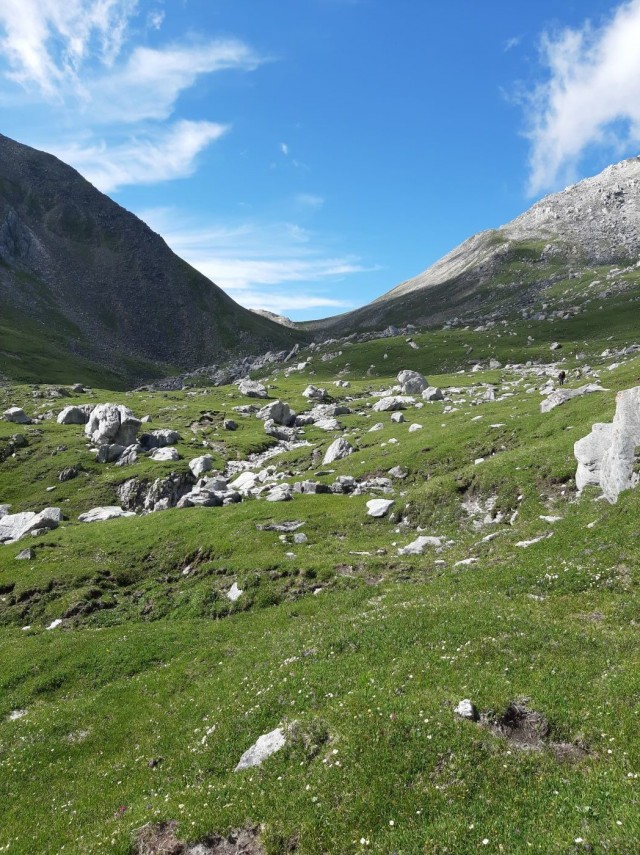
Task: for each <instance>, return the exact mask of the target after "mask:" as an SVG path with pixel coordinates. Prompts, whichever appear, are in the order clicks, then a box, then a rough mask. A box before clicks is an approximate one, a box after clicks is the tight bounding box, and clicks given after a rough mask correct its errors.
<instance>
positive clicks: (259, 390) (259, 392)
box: [238, 378, 267, 398]
mask: <svg viewBox="0 0 640 855" xmlns="http://www.w3.org/2000/svg"><path fill="white" fill-rule="evenodd" d="M238 392H240V394H241V395H246V397H247V398H266V397H267V390H266V388H265V387H264V386H263V385H262V383H258V381H257V380H248V379H247V378H245V379H244V380H240V382H239V383H238Z"/></svg>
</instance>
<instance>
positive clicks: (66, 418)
mask: <svg viewBox="0 0 640 855" xmlns="http://www.w3.org/2000/svg"><path fill="white" fill-rule="evenodd" d="M57 421H58V424H59V425H86V423H87V422H88V421H89V411H88V408H87V407H65V408H64V410H62V411H61V412H60V413H59V414H58V419H57Z"/></svg>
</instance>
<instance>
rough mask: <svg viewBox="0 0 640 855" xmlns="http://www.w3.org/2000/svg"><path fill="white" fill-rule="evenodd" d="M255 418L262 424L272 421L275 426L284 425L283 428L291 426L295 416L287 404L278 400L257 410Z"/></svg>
mask: <svg viewBox="0 0 640 855" xmlns="http://www.w3.org/2000/svg"><path fill="white" fill-rule="evenodd" d="M256 416H257V418H259V419H261V420H262V421H263V422H266V421H274V422H275V423H276V424H277V425H284V426H285V427H287V426H289V425H292V424H293V422H294V421H295V418H296V414H295V413H294V412H293V410H292V409H291V407H290V406H289V404H285V403H284V401H280V400H277V401H272V402H271V403H270V404H267V405H266V406H264V407H262V409H261V410H258V412H257V413H256Z"/></svg>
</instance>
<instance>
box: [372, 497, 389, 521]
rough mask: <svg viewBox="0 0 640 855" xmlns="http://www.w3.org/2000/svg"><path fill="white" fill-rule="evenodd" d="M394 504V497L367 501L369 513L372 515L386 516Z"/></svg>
mask: <svg viewBox="0 0 640 855" xmlns="http://www.w3.org/2000/svg"><path fill="white" fill-rule="evenodd" d="M392 505H393V499H371V500H370V501H368V502H367V515H368V516H370V517H386V515H387V514H388V513H389V511H390V509H391V506H392Z"/></svg>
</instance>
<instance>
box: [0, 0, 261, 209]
mask: <svg viewBox="0 0 640 855" xmlns="http://www.w3.org/2000/svg"><path fill="white" fill-rule="evenodd" d="M136 14H137V0H0V74H1V73H3V72H4V75H5V77H7V78H8V79H9V80H10V81H12V82H13V83H14V84H16V86H15V87H14V88H15V90H16V91H19V92H21V93H23V105H22V106H23V110H24V112H25V113H26V100H27V99H29V109H37V105H38V102H40V105H44V108H45V109H46V108H47V107H52V108H53V111H54V115H55V120H56V121H55V125H54V127H55V126H63V127H64V128H65V133H66V135H67V138H69V137H71V136H73V137H74V140H75V141H74V143H73V144H67V143H66V142H65V140H64V139H63V138H61V137H58V138H57V139H56V132H55V130H51V126H49V128H48V134H49V136H48V139H47V140H46V142H44V143H43V142H42V141H41V140H37V139H30V140H28V141H29V142H31V143H32V144H35V145H38V147H40V148H45V149H46V150H47V151H51V152H52V153H54V154H57V155H58V156H59V157H61V158H62V159H64V160H66V161H67V162H70V163H71V164H72V165H73V166H75V167H76V168H77V169H78V170H79V171H80V172H81V173H83V174H84V175H85V176H86V177H87V178H88V179H89V180H90V181H92V182H93V183H94V184H95V185H96V186H97V187H99V188H100V189H101V190H104V191H107V192H108V191H113V190H116V189H118V188H119V187H122V186H124V185H130V184H152V183H157V182H159V181H166V180H170V179H173V178H182V177H185V176H188V175H191V174H192V173H193V172H194V170H195V167H196V158H197V155H198V154H199V153H200V152H201V151H202V150H203V149H204V148H205V147H206V146H207V145H210V144H211V143H212V142H213V141H214V140H217V139H219V138H220V137H221V136H222V135H223V134H224V133H225V132H226V131H227V130H228V126H227V125H222V124H218V123H216V122H212V121H175V120H174V119H173V118H172V117H173V116H174V114H175V113H176V109H177V101H178V99H179V97H180V95H181V94H182V93H183V92H185V91H186V90H188V89H190V88H191V87H192V86H193V85H194V84H195V83H196V81H197V80H198V78H200V77H201V76H203V75H207V74H213V73H216V72H220V71H223V70H228V69H236V70H242V71H251V70H254V69H256V68H257V67H258V66H259V65H260V63H261V59H260V58H259V57H258V56H257V55H256V54H255V53H254V51H252V49H251V48H250V47H249V46H247V45H246V44H244V43H243V42H241V41H239V40H237V39H231V38H226V39H218V40H211V39H209V40H206V41H205V40H201V41H193V40H192V41H191V42H189V43H174V44H168V45H164V46H161V47H158V48H149V47H143V46H132V45H131V43H130V36H131V33H132V32H133V28H130V24H131V21H132V19H133V18H134V17H135V15H136ZM163 18H164V12H162V11H160V10H157V11H156V12H153V13H150V15H149V16H148V17H147V19H146V20H147V25H148V26H155V27H159V26H160V25H161V24H162V21H163ZM18 87H20V88H18ZM7 104H13V108H14V109H15V101H14V102H12V101H11V98H10V95H9V93H7V92H5V93H3V105H7ZM98 127H99V131H98V130H97V128H98ZM77 140H80V142H77Z"/></svg>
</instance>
